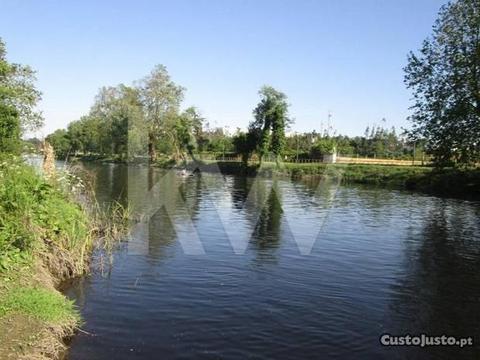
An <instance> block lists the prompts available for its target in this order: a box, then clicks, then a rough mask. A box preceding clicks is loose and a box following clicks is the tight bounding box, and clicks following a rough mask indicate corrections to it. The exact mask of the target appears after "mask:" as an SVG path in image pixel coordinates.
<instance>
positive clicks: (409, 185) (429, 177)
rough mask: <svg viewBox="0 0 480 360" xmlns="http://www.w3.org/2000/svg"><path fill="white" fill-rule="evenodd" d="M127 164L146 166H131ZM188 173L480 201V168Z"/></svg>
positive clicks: (326, 167)
mask: <svg viewBox="0 0 480 360" xmlns="http://www.w3.org/2000/svg"><path fill="white" fill-rule="evenodd" d="M75 160H79V161H86V162H92V161H93V162H106V163H116V164H127V162H126V161H124V160H120V159H114V158H105V157H95V156H93V157H92V156H86V157H78V158H75ZM128 164H147V162H131V163H128ZM150 166H152V167H155V168H161V169H172V168H174V164H172V162H170V161H161V162H160V161H159V162H157V163H154V164H152V165H150ZM185 167H186V168H187V169H188V170H191V171H194V170H197V169H198V170H199V171H201V172H214V173H215V172H220V173H222V174H223V175H239V176H257V175H261V176H272V175H273V174H275V175H281V176H285V177H290V178H292V179H302V178H309V177H327V178H333V179H337V180H340V181H341V183H342V184H362V185H370V186H378V187H385V188H389V189H396V190H408V191H416V192H421V193H425V194H428V195H434V196H439V197H451V198H460V199H467V200H480V168H478V167H477V168H434V167H431V166H418V165H417V166H406V165H375V164H322V163H282V164H280V165H279V166H277V164H275V163H269V162H267V163H263V164H262V165H261V166H259V164H256V163H248V165H246V164H244V163H242V162H234V161H190V162H188V163H187V165H186V166H185Z"/></svg>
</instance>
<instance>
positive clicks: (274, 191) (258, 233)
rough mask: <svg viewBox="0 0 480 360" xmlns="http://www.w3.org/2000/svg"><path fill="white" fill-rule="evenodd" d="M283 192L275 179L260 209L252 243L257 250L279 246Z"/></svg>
mask: <svg viewBox="0 0 480 360" xmlns="http://www.w3.org/2000/svg"><path fill="white" fill-rule="evenodd" d="M281 196H282V194H281V191H280V188H279V186H278V183H277V181H274V183H273V184H272V187H271V188H270V192H269V194H268V197H267V199H266V202H265V205H264V206H263V208H262V209H261V211H260V215H259V217H258V221H257V223H256V226H255V230H254V232H253V235H252V239H251V243H252V245H253V246H254V248H255V249H257V250H269V249H275V248H277V247H278V245H279V243H280V238H281V225H282V214H283V210H282V198H281Z"/></svg>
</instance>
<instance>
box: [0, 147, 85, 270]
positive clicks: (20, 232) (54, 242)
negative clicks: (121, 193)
mask: <svg viewBox="0 0 480 360" xmlns="http://www.w3.org/2000/svg"><path fill="white" fill-rule="evenodd" d="M69 196H70V195H69V194H68V192H67V191H66V189H65V188H64V187H62V183H60V182H59V181H58V180H57V181H54V180H52V181H47V180H45V179H44V178H43V177H42V176H40V175H39V174H38V173H37V172H36V171H35V170H34V169H33V168H32V167H30V166H27V165H25V164H24V163H23V162H22V161H21V160H20V159H18V158H15V157H12V156H9V157H6V156H3V157H2V158H0V273H1V272H2V271H8V270H9V268H10V267H12V266H14V265H15V263H17V262H20V261H27V260H28V259H29V258H31V256H30V255H31V254H35V253H38V252H43V251H47V252H48V251H49V249H50V248H52V247H55V248H56V249H58V250H60V251H66V252H69V253H72V254H75V253H79V252H81V251H82V249H83V248H84V246H85V243H86V241H88V240H89V226H88V225H89V221H88V217H87V215H86V214H85V211H84V210H83V209H82V208H81V207H80V206H79V205H77V204H76V203H75V202H74V201H72V199H71V198H70V197H69Z"/></svg>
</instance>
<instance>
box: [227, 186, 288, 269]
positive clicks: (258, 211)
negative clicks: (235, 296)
mask: <svg viewBox="0 0 480 360" xmlns="http://www.w3.org/2000/svg"><path fill="white" fill-rule="evenodd" d="M231 199H232V206H233V208H234V209H235V210H237V211H242V212H243V214H244V216H245V218H246V220H247V221H248V222H249V223H250V226H249V227H250V228H251V229H252V235H251V238H250V239H249V247H250V248H251V249H254V250H255V251H256V254H257V260H259V261H266V260H267V259H268V260H272V259H273V258H274V257H272V256H273V254H274V252H275V250H276V249H277V248H278V247H279V245H280V242H281V237H282V231H281V227H282V214H283V209H282V192H281V187H280V186H279V183H278V180H276V179H273V180H267V179H262V178H245V177H234V178H233V180H232V184H231Z"/></svg>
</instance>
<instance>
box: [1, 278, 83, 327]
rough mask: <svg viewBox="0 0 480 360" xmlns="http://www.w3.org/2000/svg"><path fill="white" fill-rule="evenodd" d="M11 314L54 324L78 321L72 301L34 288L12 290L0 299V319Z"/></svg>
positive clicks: (48, 291) (55, 293)
mask: <svg viewBox="0 0 480 360" xmlns="http://www.w3.org/2000/svg"><path fill="white" fill-rule="evenodd" d="M12 313H19V314H23V315H27V316H31V317H33V318H35V319H37V320H40V321H44V322H47V323H55V324H58V323H64V322H72V321H73V322H78V321H79V320H80V316H79V313H78V311H77V309H76V308H75V306H74V303H73V301H70V300H68V299H66V298H65V297H64V296H62V295H61V294H60V293H58V292H52V291H50V290H47V289H43V288H34V287H26V288H24V287H20V288H15V289H12V290H11V291H8V292H7V294H6V295H5V296H4V297H3V298H2V299H0V317H3V316H6V315H9V314H12Z"/></svg>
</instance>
